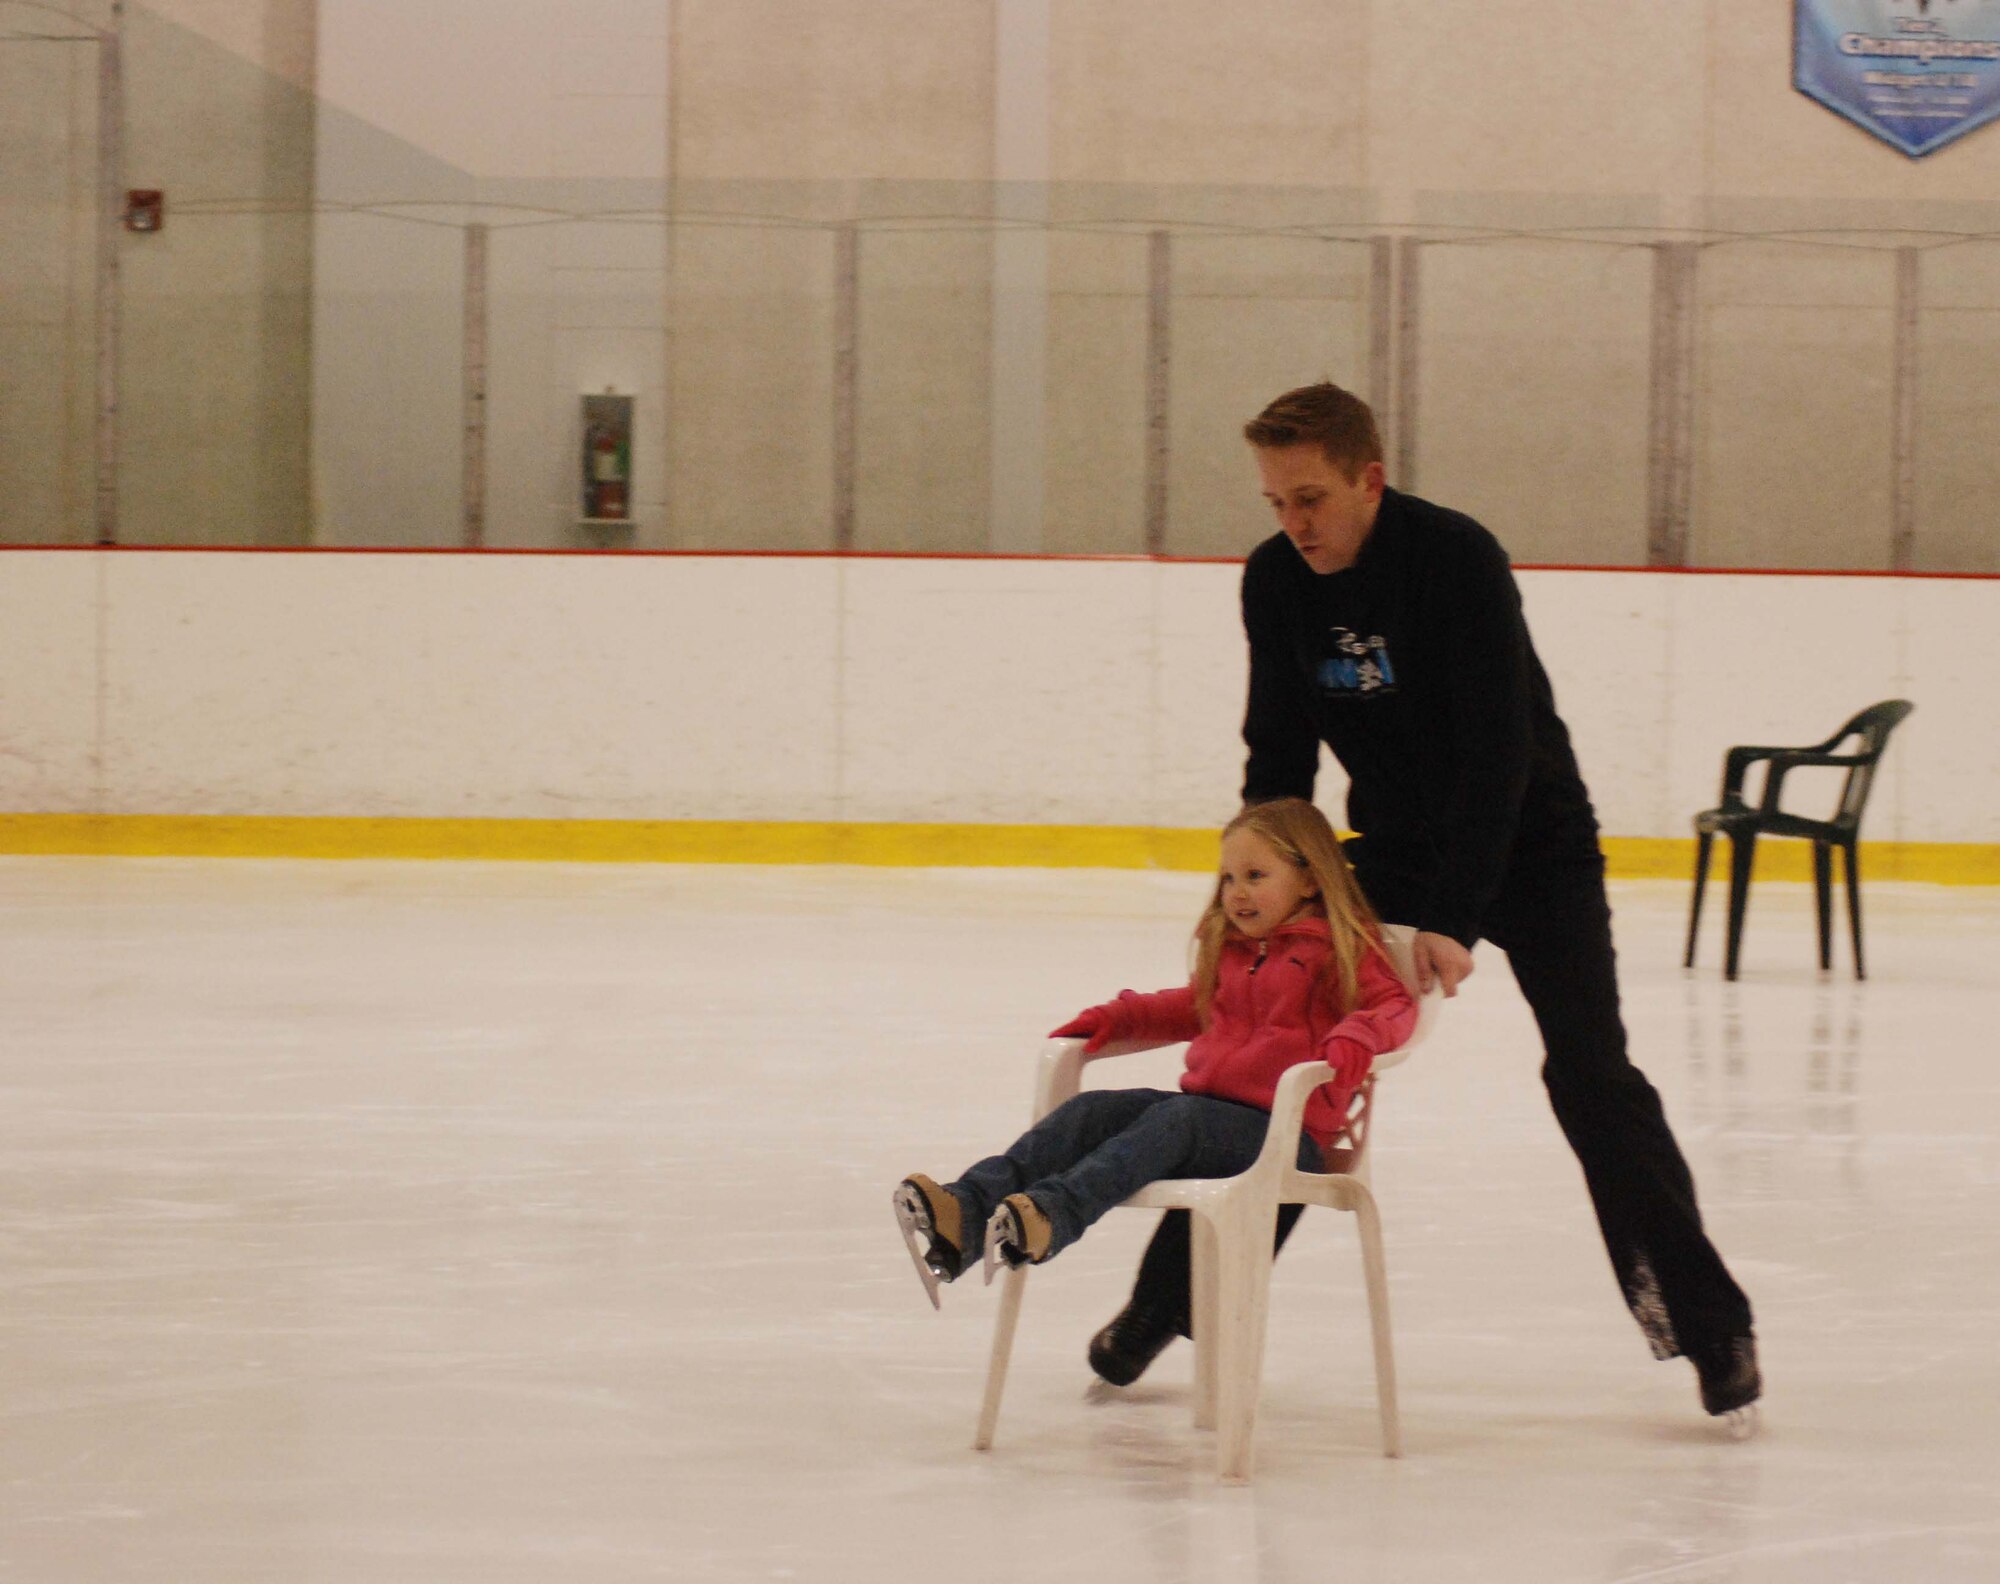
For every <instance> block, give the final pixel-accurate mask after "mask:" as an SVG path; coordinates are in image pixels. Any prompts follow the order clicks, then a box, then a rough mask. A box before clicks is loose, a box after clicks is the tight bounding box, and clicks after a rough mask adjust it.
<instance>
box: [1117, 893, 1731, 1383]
mask: <svg viewBox="0 0 2000 1584" xmlns="http://www.w3.org/2000/svg"><path fill="white" fill-rule="evenodd" d="M1484 934H1485V937H1486V938H1487V939H1488V940H1490V941H1492V942H1493V944H1494V945H1496V946H1498V947H1499V948H1500V949H1501V950H1502V951H1504V952H1505V953H1506V954H1507V964H1508V966H1509V967H1510V968H1512V969H1513V971H1514V979H1515V982H1516V983H1517V984H1519V985H1520V987H1521V994H1522V995H1523V996H1525V997H1526V998H1527V1002H1528V1005H1529V1007H1530V1008H1532V1009H1533V1011H1534V1014H1535V1022H1536V1024H1537V1025H1538V1026H1539V1027H1540V1029H1541V1034H1542V1046H1543V1049H1544V1051H1545V1052H1546V1057H1547V1059H1546V1060H1545V1061H1544V1062H1543V1064H1542V1082H1543V1083H1544V1084H1545V1085H1546V1086H1547V1088H1548V1092H1549V1102H1550V1104H1551V1105H1552V1106H1553V1107H1554V1108H1555V1113H1556V1120H1557V1121H1558V1122H1559V1123H1560V1124H1561V1125H1562V1130H1563V1136H1564V1137H1565V1138H1567V1139H1568V1140H1569V1146H1570V1148H1571V1149H1573V1150H1574V1151H1575V1152H1576V1158H1577V1160H1578V1161H1579V1162H1580V1163H1581V1165H1582V1167H1583V1177H1584V1182H1585V1184H1586V1185H1587V1186H1588V1187H1589V1190H1590V1199H1591V1203H1592V1205H1593V1206H1595V1208H1596V1210H1597V1224H1598V1226H1599V1228H1600V1229H1602V1231H1603V1233H1604V1246H1605V1248H1606V1250H1607V1251H1608V1252H1609V1253H1610V1255H1611V1268H1612V1271H1613V1272H1614V1273H1615V1274H1616V1276H1617V1278H1618V1285H1619V1288H1620V1290H1621V1291H1622V1292H1623V1293H1624V1296H1625V1303H1626V1306H1627V1307H1628V1308H1629V1309H1630V1310H1631V1311H1632V1317H1633V1319H1635V1320H1636V1321H1638V1323H1639V1329H1640V1330H1641V1331H1643V1332H1644V1333H1645V1335H1646V1340H1647V1342H1648V1343H1649V1344H1651V1346H1652V1349H1653V1354H1654V1357H1656V1358H1672V1357H1674V1356H1675V1355H1676V1354H1679V1353H1684V1352H1690V1351H1700V1350H1702V1349H1704V1348H1708V1347H1712V1346H1714V1345H1716V1344H1718V1343H1721V1342H1724V1341H1726V1340H1727V1339H1729V1338H1731V1337H1735V1336H1742V1335H1745V1334H1747V1333H1748V1332H1749V1331H1750V1329H1751V1317H1750V1301H1749V1300H1748V1299H1747V1298H1746V1297H1744V1295H1743V1290H1742V1289H1741V1288H1740V1287H1738V1286H1737V1285H1736V1283H1735V1281H1734V1279H1732V1278H1731V1276H1730V1274H1729V1272H1728V1270H1727V1269H1726V1268H1725V1267H1724V1266H1723V1263H1722V1259H1721V1256H1720V1255H1718V1254H1717V1253H1716V1252H1715V1248H1714V1245H1713V1244H1711V1243H1710V1242H1709V1240H1708V1236H1707V1234H1706V1233H1704V1232H1703V1231H1702V1226H1701V1211H1700V1210H1699V1208H1697V1206H1696V1204H1695V1195H1694V1179H1693V1177H1692V1176H1691V1175H1690V1173H1689V1171H1688V1168H1687V1162H1686V1161H1685V1160H1683V1159H1682V1157H1681V1152H1680V1146H1679V1145H1678V1144H1676V1143H1675V1142H1674V1135H1673V1131H1672V1130H1671V1129H1670V1128H1669V1127H1668V1126H1667V1119H1666V1115H1665V1113H1664V1112H1663V1111H1662V1110H1661V1107H1660V1097H1659V1095H1658V1093H1657V1092H1656V1091H1655V1090H1654V1088H1653V1086H1652V1085H1651V1084H1650V1083H1648V1082H1647V1081H1646V1075H1645V1074H1644V1073H1642V1072H1640V1071H1639V1069H1638V1068H1637V1067H1635V1066H1633V1065H1632V1062H1631V1059H1630V1058H1629V1057H1628V1056H1627V1055H1626V1051H1625V1026H1624V1023H1623V1022H1622V1020H1621V1019H1620V1018H1619V1015H1618V978H1617V969H1616V962H1615V954H1614V952H1613V950H1612V945H1611V907H1610V904H1609V903H1608V902H1607V901H1606V899H1605V895H1604V871H1603V864H1602V861H1601V860H1600V861H1599V862H1598V863H1596V864H1594V865H1575V866H1570V867H1565V868H1563V869H1560V870H1557V871H1555V872H1553V873H1549V872H1543V873H1539V874H1536V875H1534V876H1532V877H1518V876H1517V877H1516V878H1515V879H1514V880H1513V881H1512V882H1510V884H1509V885H1508V887H1507V888H1506V890H1505V891H1504V892H1503V894H1502V896H1501V898H1500V900H1499V902H1498V903H1496V905H1495V907H1494V909H1493V911H1492V912H1491V914H1490V915H1489V917H1488V919H1487V921H1486V925H1485V929H1484ZM1300 1213H1301V1212H1300V1207H1299V1206H1297V1205H1285V1206H1284V1207H1282V1208H1281V1210H1280V1211H1279V1215H1278V1246H1279V1247H1280V1248H1282V1247H1283V1246H1284V1242H1285V1239H1286V1237H1288V1236H1289V1235H1290V1233H1291V1230H1292V1227H1293V1226H1294V1225H1295V1224H1297V1222H1298V1218H1299V1215H1300ZM1187 1217H1188V1213H1187V1212H1186V1211H1185V1210H1172V1211H1169V1212H1168V1213H1167V1214H1166V1216H1165V1217H1164V1218H1163V1219H1162V1220H1161V1223H1160V1228H1159V1230H1158V1231H1157V1232H1155V1233H1154V1234H1153V1241H1152V1243H1151V1244H1150V1245H1149V1246H1148V1248H1147V1250H1146V1256H1145V1259H1144V1261H1143V1262H1142V1263H1141V1264H1140V1267H1139V1280H1138V1284H1137V1286H1136V1287H1135V1288H1134V1289H1133V1294H1132V1299H1133V1302H1134V1304H1135V1305H1138V1306H1139V1307H1141V1308H1142V1309H1144V1310H1146V1311H1149V1312H1152V1313H1156V1314H1160V1315H1163V1316H1165V1317H1167V1318H1169V1319H1171V1320H1173V1321H1174V1322H1175V1328H1176V1329H1177V1330H1178V1331H1179V1332H1180V1334H1181V1335H1182V1336H1186V1335H1188V1334H1189V1326H1188V1313H1189V1306H1188V1274H1189V1268H1190V1260H1189V1249H1188V1219H1187Z"/></svg>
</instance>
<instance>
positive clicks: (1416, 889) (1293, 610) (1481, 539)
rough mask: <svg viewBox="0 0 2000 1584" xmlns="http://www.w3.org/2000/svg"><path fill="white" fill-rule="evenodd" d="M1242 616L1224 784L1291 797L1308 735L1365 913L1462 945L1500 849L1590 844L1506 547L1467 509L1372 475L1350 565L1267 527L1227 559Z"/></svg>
mask: <svg viewBox="0 0 2000 1584" xmlns="http://www.w3.org/2000/svg"><path fill="white" fill-rule="evenodd" d="M1243 628H1244V632H1245V634H1246V636H1247V637H1248V638H1249V641H1250V702H1249V707H1248V710H1247V712H1246V714H1245V717H1244V723H1243V740H1244V742H1245V743H1246V744H1247V745H1248V747H1249V759H1248V762H1247V764H1246V766H1245V770H1244V783H1243V797H1244V801H1245V802H1260V801H1263V800H1265V799H1269V798H1277V797H1304V798H1310V797H1311V796H1312V789H1313V780H1314V777H1315V773H1316V772H1317V770H1318V768H1319V744H1320V742H1321V741H1322V740H1324V741H1325V743H1326V745H1327V746H1328V747H1329V748H1331V749H1332V750H1333V753H1334V756H1335V757H1336V758H1337V759H1339V761H1340V763H1341V765H1342V767H1343V768H1344V769H1345V770H1346V771H1347V774H1348V776H1349V778H1350V782H1351V784H1350V786H1349V789H1348V797H1347V817H1348V823H1349V824H1350V825H1351V826H1353V828H1354V829H1355V830H1356V831H1358V832H1359V833H1360V837H1359V839H1358V840H1355V841H1350V842H1349V843H1348V844H1347V845H1348V856H1349V857H1350V858H1351V859H1352V860H1353V862H1354V866H1355V870H1356V873H1357V875H1358V877H1359V879H1360V881H1361V884H1362V888H1363V889H1364V890H1365V891H1366V892H1367V893H1368V896H1369V899H1370V900H1371V901H1372V902H1373V903H1374V904H1375V907H1376V910H1377V911H1378V912H1379V913H1380V914H1381V915H1382V917H1384V918H1385V919H1388V920H1390V921H1391V922H1394V923H1405V924H1414V925H1415V926H1416V927H1417V928H1418V929H1422V930H1430V931H1434V932H1435V933H1437V934H1440V935H1449V936H1451V937H1452V938H1453V939H1454V940H1457V941H1459V942H1460V943H1461V944H1463V945H1466V946H1471V945H1472V944H1473V943H1474V942H1475V941H1476V940H1477V939H1478V938H1479V936H1480V933H1481V928H1480V925H1481V921H1482V919H1483V918H1484V917H1485V916H1486V914H1487V911H1488V909H1489V908H1490V907H1491V906H1492V904H1493V902H1494V900H1495V898H1496V897H1498V896H1499V894H1500V892H1501V889H1502V887H1503V885H1504V884H1505V883H1506V881H1507V879H1508V876H1509V873H1510V871H1511V870H1512V869H1513V868H1514V867H1515V866H1516V865H1519V864H1531V863H1540V862H1549V863H1575V862H1596V861H1598V853H1599V849H1598V846H1597V819H1596V816H1595V814H1594V813H1593V812H1592V810H1591V807H1590V795H1589V793H1588V792H1587V791H1585V789H1584V785H1583V779H1582V777H1581V776H1580V775H1579V774H1578V773H1577V767H1576V756H1575V754H1574V752H1573V751H1572V750H1571V748H1570V741H1569V731H1568V728H1567V727H1565V726H1564V725H1563V723H1562V719H1561V717H1559V716H1558V715H1557V714H1556V708H1555V697H1554V694H1553V692H1552V691H1551V689H1550V687H1549V679H1548V675H1547V673H1546V672H1544V671H1543V669H1542V663H1541V661H1540V660H1539V659H1538V658H1537V657H1536V655H1535V647H1534V644H1533V642H1532V641H1531V640H1530V639H1529V637H1528V628H1527V624H1526V622H1525V621H1524V620H1523V618H1522V614H1521V595H1520V591H1519V589H1518V588H1516V587H1515V584H1514V576H1513V572H1512V570H1511V569H1510V568H1509V566H1508V563H1507V553H1506V551H1504V550H1502V549H1501V548H1500V544H1499V542H1498V541H1497V540H1496V539H1494V537H1493V536H1492V534H1490V533H1488V532H1487V531H1486V530H1485V529H1484V528H1482V527H1481V526H1480V525H1479V524H1478V523H1476V522H1474V521H1473V520H1472V519H1471V518H1470V517H1467V516H1465V515H1464V514H1462V513H1460V512H1454V511H1449V510H1446V509H1445V508H1444V507H1441V506H1434V505H1432V504H1431V503H1430V502H1429V501H1424V500H1419V499H1418V498H1417V497H1415V496H1414V495H1405V494H1403V493H1401V492H1400V491H1398V490H1393V489H1392V490H1385V491H1384V492H1383V495H1382V504H1381V508H1380V510H1379V512H1378V513H1377V515H1376V518H1375V525H1374V528H1373V530H1372V531H1371V532H1370V534H1369V536H1368V538H1367V540H1366V542H1365V543H1364V544H1363V545H1362V547H1361V554H1360V556H1359V557H1358V558H1357V559H1356V560H1355V563H1354V565H1353V566H1351V567H1349V568H1347V569H1346V570H1345V571H1342V572H1335V573H1331V574H1328V575H1324V576H1323V575H1321V574H1319V573H1316V572H1314V571H1313V570H1312V568H1310V567H1309V566H1307V565H1306V563H1305V561H1304V560H1303V559H1302V558H1301V557H1300V555H1299V553H1298V551H1297V550H1296V549H1294V548H1293V546H1292V544H1291V541H1290V540H1288V539H1286V538H1285V536H1284V535H1283V534H1277V535H1274V536H1273V537H1272V538H1270V539H1268V540H1266V541H1265V542H1264V543H1263V544H1261V545H1259V546H1258V547H1257V548H1256V549H1255V550H1254V551H1252V552H1251V555H1250V559H1249V561H1248V563H1247V564H1246V565H1245V567H1244V569H1243Z"/></svg>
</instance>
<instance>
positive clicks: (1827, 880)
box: [1813, 841, 1833, 973]
mask: <svg viewBox="0 0 2000 1584" xmlns="http://www.w3.org/2000/svg"><path fill="white" fill-rule="evenodd" d="M1813 908H1814V911H1815V912H1816V914H1817V915H1818V918H1819V971H1820V972H1821V973H1825V972H1826V971H1827V969H1829V968H1831V967H1832V966H1833V848H1832V846H1831V845H1829V844H1828V843H1826V842H1823V841H1816V842H1814V843H1813Z"/></svg>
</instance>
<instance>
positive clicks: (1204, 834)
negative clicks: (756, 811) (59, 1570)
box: [0, 814, 2000, 885]
mask: <svg viewBox="0 0 2000 1584" xmlns="http://www.w3.org/2000/svg"><path fill="white" fill-rule="evenodd" d="M1717 846H1718V851H1717V853H1716V854H1715V858H1714V865H1715V867H1714V869H1713V870H1712V871H1711V873H1712V874H1713V875H1714V877H1715V878H1717V879H1723V878H1725V877H1726V868H1725V859H1724V857H1723V851H1724V850H1726V844H1723V843H1718V844H1717ZM1604 851H1605V856H1606V859H1607V861H1608V863H1609V868H1610V873H1611V874H1612V876H1613V877H1614V878H1617V879H1673V880H1682V879H1686V878H1687V877H1688V876H1689V875H1690V874H1691V873H1692V872H1693V869H1694V842H1693V841H1692V840H1691V839H1685V838H1678V837H1650V836H1609V837H1606V838H1605V841H1604ZM0 853H14V854H30V853H73V854H95V855H100V856H117V857H145V858H160V857H175V858H459V859H495V860H509V861H525V862H545V863H742V864H827V863H838V864H885V865H903V866H910V867H925V866H936V867H968V866H971V867H979V868H1061V869H1076V868H1102V869H1180V870H1193V871H1200V870H1205V869H1207V868H1209V867H1210V866H1212V865H1213V864H1214V862H1215V855H1216V833H1215V832H1214V831H1213V830H1183V829H1161V828H1156V827H1148V826H1143V825H901V824H872V825H871V824H855V823H841V822H833V821H827V822H818V823H814V822H803V821H802V822H782V821H768V822H760V821H735V820H519V819H338V818H325V819H317V818H281V817H276V816H261V815H260V816H248V815H246V816H233V815H172V814H0ZM1861 872H1862V876H1863V878H1865V879H1870V880H1922V881H1929V882H1931V883H1933V884H1939V885H2000V846H1993V845H1988V844H1981V843H1972V842H1864V843H1863V844H1862V855H1861ZM1757 876H1758V878H1759V879H1766V880H1809V879H1811V878H1812V853H1811V849H1810V847H1809V846H1808V845H1807V844H1806V843H1804V842H1800V841H1777V840H1766V841H1762V842H1759V843H1758V844H1757ZM1837 882H1838V876H1836V883H1837Z"/></svg>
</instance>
